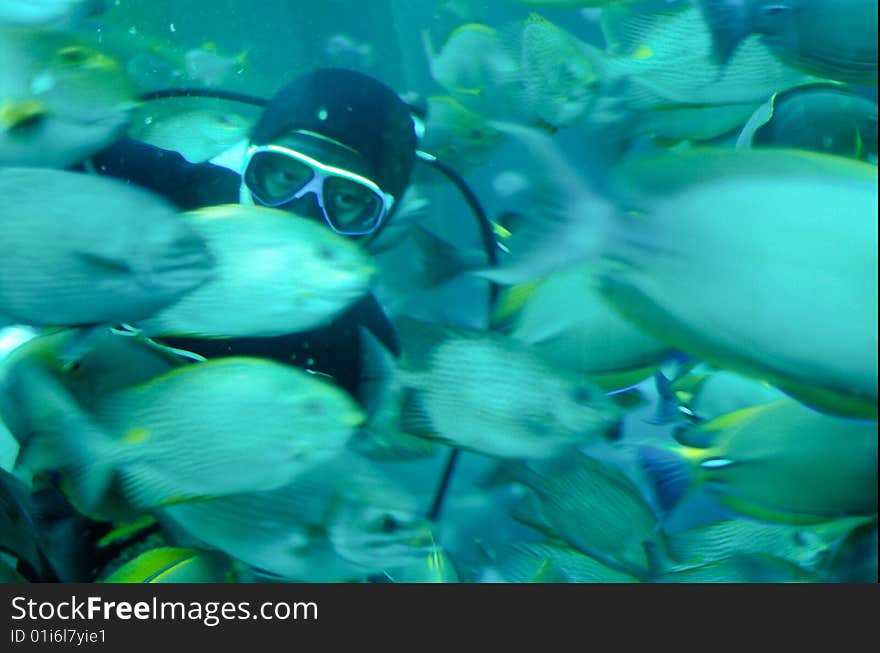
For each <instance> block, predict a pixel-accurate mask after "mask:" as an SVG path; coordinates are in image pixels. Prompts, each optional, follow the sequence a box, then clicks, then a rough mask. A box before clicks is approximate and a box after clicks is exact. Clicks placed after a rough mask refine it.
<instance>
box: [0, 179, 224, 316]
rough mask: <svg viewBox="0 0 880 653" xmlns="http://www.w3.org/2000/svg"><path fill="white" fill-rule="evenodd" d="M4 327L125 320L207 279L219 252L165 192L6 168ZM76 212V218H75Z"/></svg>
mask: <svg viewBox="0 0 880 653" xmlns="http://www.w3.org/2000/svg"><path fill="white" fill-rule="evenodd" d="M0 195H2V196H3V197H5V198H7V200H8V201H9V205H8V207H7V209H6V210H4V211H3V214H2V216H0V225H2V228H0V249H2V251H3V252H4V255H3V257H2V260H0V323H4V322H5V323H13V324H14V323H19V324H31V325H44V326H55V325H59V326H63V325H71V326H72V325H84V324H96V323H109V324H119V323H122V322H128V321H134V320H138V319H140V318H143V317H146V316H147V315H150V314H152V313H153V312H155V311H156V310H158V309H160V308H162V307H163V306H167V305H168V304H171V303H173V302H174V301H176V300H178V299H180V298H181V297H182V296H183V295H185V294H186V293H188V292H190V291H192V290H193V289H195V288H197V287H199V286H200V285H202V284H203V283H205V282H206V281H207V280H208V279H209V278H210V277H211V275H212V274H213V257H212V256H211V254H210V253H209V252H208V250H207V248H206V246H205V242H204V240H203V239H202V238H201V237H200V236H199V235H198V233H197V232H196V231H195V230H194V229H193V228H191V227H189V226H188V225H187V224H186V223H185V222H184V221H183V220H181V219H180V217H179V216H178V214H177V211H176V210H175V209H174V208H173V207H172V206H171V205H170V204H168V203H167V202H166V201H165V200H164V199H162V198H160V197H159V196H156V195H153V194H151V193H148V192H147V191H144V190H140V189H138V188H136V187H134V186H130V185H126V184H124V183H122V182H120V181H116V180H111V179H108V178H101V177H97V176H93V175H87V174H79V173H74V172H66V171H60V170H47V169H28V168H2V169H0ZM71 216H76V219H75V220H73V219H71Z"/></svg>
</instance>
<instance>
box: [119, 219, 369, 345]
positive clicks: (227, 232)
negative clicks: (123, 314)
mask: <svg viewBox="0 0 880 653" xmlns="http://www.w3.org/2000/svg"><path fill="white" fill-rule="evenodd" d="M183 222H184V223H185V224H186V225H187V226H188V227H189V228H190V229H192V230H193V231H194V232H195V233H197V234H198V235H199V236H200V237H201V238H203V239H204V240H205V242H207V244H208V249H209V250H210V252H211V254H212V255H213V257H214V259H215V261H216V265H215V277H214V278H213V279H212V280H211V281H210V282H209V283H207V284H205V285H204V286H202V287H201V288H200V289H199V290H198V291H197V292H192V293H189V294H188V295H187V296H186V297H184V298H182V299H181V300H180V301H179V302H177V303H175V304H174V305H173V306H169V307H168V308H167V309H165V310H161V311H158V312H156V313H155V314H154V315H152V316H150V317H148V318H147V319H145V320H139V321H137V322H135V326H137V327H138V328H139V329H141V330H142V331H143V332H144V333H145V334H147V335H149V336H191V337H218V338H224V337H225V338H234V337H245V336H253V337H258V336H259V337H267V336H280V335H285V334H288V333H293V332H296V331H306V330H308V329H312V328H315V327H318V326H321V325H322V324H326V323H327V322H329V321H330V320H331V319H333V318H334V317H335V316H336V315H338V314H339V313H341V312H342V311H343V310H344V309H345V308H347V307H348V306H350V305H351V304H352V303H354V302H355V301H356V300H358V299H360V298H361V297H362V296H364V295H365V294H366V293H367V290H368V286H369V281H370V279H371V278H372V276H373V274H374V273H375V265H374V264H373V262H372V260H371V259H370V257H369V256H368V255H367V254H366V252H364V251H363V250H362V249H361V248H360V246H359V245H358V244H357V243H355V242H354V241H352V240H350V239H347V238H345V237H344V236H340V235H338V234H335V233H333V232H332V231H330V230H329V229H327V228H326V226H324V225H323V224H320V223H318V222H315V221H314V220H310V219H308V218H304V217H301V216H297V215H291V213H290V212H288V211H282V210H280V209H270V208H266V207H262V206H247V205H241V204H226V205H222V206H211V207H207V208H204V209H197V210H195V211H190V212H188V213H185V214H183Z"/></svg>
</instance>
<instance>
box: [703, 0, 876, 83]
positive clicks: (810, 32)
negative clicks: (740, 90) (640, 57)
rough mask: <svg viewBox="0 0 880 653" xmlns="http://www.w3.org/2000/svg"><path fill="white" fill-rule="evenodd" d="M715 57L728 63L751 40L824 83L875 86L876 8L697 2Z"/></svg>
mask: <svg viewBox="0 0 880 653" xmlns="http://www.w3.org/2000/svg"><path fill="white" fill-rule="evenodd" d="M697 4H698V5H699V6H700V8H701V10H702V12H703V16H704V17H705V19H706V23H707V24H708V26H709V28H710V29H711V31H712V37H713V40H714V54H715V57H716V59H717V60H718V61H720V62H722V63H723V62H726V61H728V60H729V59H730V58H731V56H733V54H734V52H736V51H737V49H738V48H739V46H740V43H741V42H742V40H743V39H744V38H746V37H747V36H748V35H749V34H760V35H762V36H763V39H764V41H765V42H766V43H767V44H768V45H769V46H771V47H772V48H773V50H774V52H776V53H778V55H779V56H780V58H783V59H785V60H786V61H789V62H791V63H792V64H793V65H796V66H799V67H800V68H803V69H804V70H806V71H808V72H810V73H812V74H815V75H821V76H823V77H829V78H831V79H837V80H840V81H846V82H854V83H860V84H876V83H877V3H876V2H874V1H873V0H835V1H834V2H828V0H783V1H781V2H780V1H779V0H743V1H741V2H728V1H726V0H698V2H697Z"/></svg>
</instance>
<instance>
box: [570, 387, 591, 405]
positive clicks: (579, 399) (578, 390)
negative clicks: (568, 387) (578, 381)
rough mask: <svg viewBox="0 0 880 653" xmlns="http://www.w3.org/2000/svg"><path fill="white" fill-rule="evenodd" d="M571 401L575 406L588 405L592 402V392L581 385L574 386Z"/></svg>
mask: <svg viewBox="0 0 880 653" xmlns="http://www.w3.org/2000/svg"><path fill="white" fill-rule="evenodd" d="M571 399H572V401H574V402H575V403H576V404H588V403H590V402H591V401H592V400H593V391H592V390H591V389H590V388H587V387H585V386H582V385H579V386H575V388H574V389H573V390H572V391H571Z"/></svg>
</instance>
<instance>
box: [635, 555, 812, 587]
mask: <svg viewBox="0 0 880 653" xmlns="http://www.w3.org/2000/svg"><path fill="white" fill-rule="evenodd" d="M817 580H818V579H817V577H816V576H815V575H814V574H811V573H810V572H809V571H807V570H805V569H802V568H800V567H798V566H797V565H795V564H794V563H792V562H789V561H788V560H784V559H782V558H778V557H776V556H773V555H768V554H761V553H752V554H745V555H736V556H732V557H730V558H726V559H724V560H719V561H718V562H711V563H709V564H707V565H703V566H701V567H693V568H691V569H685V570H682V571H675V572H668V573H663V574H659V575H657V576H654V577H653V578H652V579H651V582H653V583H815V582H817Z"/></svg>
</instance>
